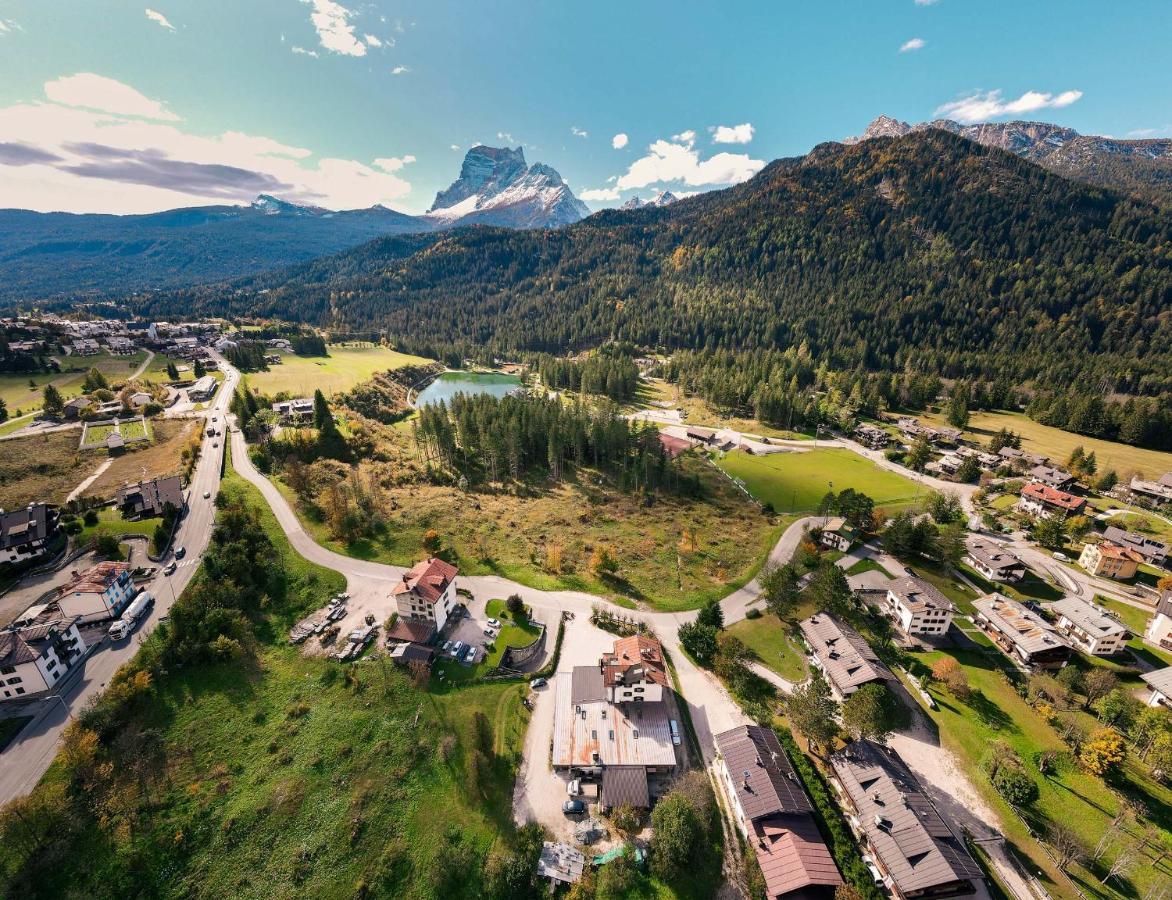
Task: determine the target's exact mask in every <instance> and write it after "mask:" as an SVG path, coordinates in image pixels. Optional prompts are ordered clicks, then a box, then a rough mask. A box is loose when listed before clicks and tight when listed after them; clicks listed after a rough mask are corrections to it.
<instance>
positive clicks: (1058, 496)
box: [1017, 481, 1087, 519]
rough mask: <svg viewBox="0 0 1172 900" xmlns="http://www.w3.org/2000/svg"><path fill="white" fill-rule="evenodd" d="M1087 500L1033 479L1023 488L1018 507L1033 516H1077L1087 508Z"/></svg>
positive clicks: (1063, 517)
mask: <svg viewBox="0 0 1172 900" xmlns="http://www.w3.org/2000/svg"><path fill="white" fill-rule="evenodd" d="M1086 505H1087V502H1086V500H1084V499H1083V498H1082V497H1076V496H1074V494H1069V493H1067V492H1066V491H1060V490H1058V489H1057V488H1052V487H1050V486H1049V485H1046V484H1042V483H1041V482H1039V481H1031V482H1030V483H1029V484H1027V485H1026V486H1025V487H1023V488H1022V489H1021V499H1020V500H1018V501H1017V508H1018V509H1019V510H1021V511H1022V512H1023V513H1024V514H1025V515H1027V516H1032V517H1033V518H1058V519H1065V518H1066V517H1067V516H1072V515H1074V516H1077V515H1079V514H1081V513H1082V511H1083V510H1084V509H1085V508H1086Z"/></svg>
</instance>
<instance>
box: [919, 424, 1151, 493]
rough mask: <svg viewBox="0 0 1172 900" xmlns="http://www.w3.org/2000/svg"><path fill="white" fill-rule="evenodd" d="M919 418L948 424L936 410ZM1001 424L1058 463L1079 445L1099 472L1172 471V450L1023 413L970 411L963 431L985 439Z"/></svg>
mask: <svg viewBox="0 0 1172 900" xmlns="http://www.w3.org/2000/svg"><path fill="white" fill-rule="evenodd" d="M919 418H920V419H921V420H922V421H925V422H931V423H933V424H936V425H943V424H947V423H946V422H945V421H944V418H943V417H942V416H941V415H939V414H926V415H921V416H919ZM1002 428H1008V429H1009V430H1010V431H1014V432H1017V433H1018V434H1020V435H1021V436H1022V441H1021V446H1022V449H1023V450H1029V451H1031V452H1033V453H1042V454H1044V455H1046V456H1049V457H1050V458H1051V460H1054V461H1057V462H1058V463H1059V464H1061V463H1063V462H1065V461H1066V459H1067V457H1068V456H1070V451H1071V450H1073V449H1074V448H1075V447H1078V446H1081V447H1082V448H1083V449H1084V450H1086V451H1087V452H1088V453H1089V452H1090V451H1092V450H1093V451H1094V452H1095V458H1096V459H1097V460H1098V463H1099V471H1100V472H1106V471H1107V470H1108V469H1114V470H1115V471H1116V472H1118V473H1119V475H1120V477H1122V476H1123V475H1124V474H1125V473H1127V472H1132V471H1137V472H1141V473H1143V474H1144V475H1145V476H1146V477H1148V478H1159V477H1160V476H1161V475H1163V474H1164V473H1165V472H1172V453H1161V452H1160V451H1158V450H1144V449H1143V448H1140V447H1130V446H1128V445H1127V444H1116V443H1114V442H1112V441H1101V440H1099V439H1098V438H1092V437H1084V436H1083V435H1081V434H1072V433H1071V432H1069V431H1063V430H1062V429H1060V428H1051V427H1050V426H1049V425H1041V424H1039V423H1038V422H1035V421H1034V420H1033V419H1031V418H1029V417H1028V416H1026V415H1024V414H1023V413H1011V412H995V413H984V412H979V413H973V414H972V421H971V422H970V423H969V427H968V428H967V429H966V431H967V432H968V434H969V436H970V437H972V438H973V439H974V440H977V441H988V440H989V438H990V437H992V436H993V435H994V434H995V433H996V432H997V431H999V430H1000V429H1002Z"/></svg>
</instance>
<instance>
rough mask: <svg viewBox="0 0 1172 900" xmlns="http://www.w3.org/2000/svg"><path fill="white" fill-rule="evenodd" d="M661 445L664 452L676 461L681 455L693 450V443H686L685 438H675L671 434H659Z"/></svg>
mask: <svg viewBox="0 0 1172 900" xmlns="http://www.w3.org/2000/svg"><path fill="white" fill-rule="evenodd" d="M659 444H660V446H661V447H663V452H664V453H666V454H667V455H668V456H670V457H671V458H672V459H675V458H676V457H677V456H679V455H680V454H681V453H684V452H685V451H687V450H690V449H692V442H691V441H685V440H684V439H683V438H678V437H674V436H672V435H670V434H664V433H663V432H662V431H661V432H660V433H659Z"/></svg>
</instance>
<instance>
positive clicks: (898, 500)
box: [717, 449, 923, 513]
mask: <svg viewBox="0 0 1172 900" xmlns="http://www.w3.org/2000/svg"><path fill="white" fill-rule="evenodd" d="M717 465H718V466H720V467H721V468H722V469H724V471H726V472H728V473H729V474H730V475H732V476H734V477H736V478H740V479H742V480H743V481H744V483H745V487H746V488H748V490H749V493H751V494H752V495H753V496H754V497H755V498H757V499H758V500H760V501H761V502H762V503H772V504H773V508H774V509H775V510H777V511H778V512H784V513H811V512H815V511H816V510H817V509H818V504H819V503H821V501H822V498H823V496H825V494H826V492H827V491H828V490H830V485H831V484H833V485H834V490H835V491H841V490H843V489H844V488H854V489H855V490H856V491H862V492H863V493H864V494H867V495H868V496H869V497H871V499H873V500H874V501H875V506H876V507H882V508H883V509H887V510H894V509H900V508H902V507H907V506H911V505H913V504H915V503H916V500H917V497H918V496H919V495H921V494H922V493H923V491H922V489H919V486H918V485H917V484H916V483H915V482H914V481H911V480H910V479H907V478H904V477H903V476H901V475H897V474H895V473H894V472H889V471H887V470H886V469H881V468H880V467H879V466H877V465H875V464H874V463H872V462H871V461H870V460H868V459H865V458H864V457H862V456H859V455H858V454H857V453H852V452H851V451H850V450H840V449H826V450H811V451H809V452H806V453H773V454H770V455H769V456H752V455H750V454H748V453H744V452H742V451H740V450H734V451H733V452H732V453H727V454H725V456H724V458H723V459H720V460H717Z"/></svg>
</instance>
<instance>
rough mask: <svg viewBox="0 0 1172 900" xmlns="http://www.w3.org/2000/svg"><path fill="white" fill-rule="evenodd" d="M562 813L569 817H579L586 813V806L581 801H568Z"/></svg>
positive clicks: (563, 806)
mask: <svg viewBox="0 0 1172 900" xmlns="http://www.w3.org/2000/svg"><path fill="white" fill-rule="evenodd" d="M562 812H563V813H565V814H566V815H567V816H577V815H581V814H582V813H584V812H586V804H585V803H583V802H582V801H581V800H567V801H566V802H565V803H563V804H562Z"/></svg>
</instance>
